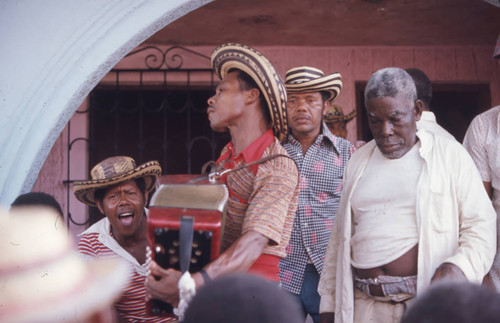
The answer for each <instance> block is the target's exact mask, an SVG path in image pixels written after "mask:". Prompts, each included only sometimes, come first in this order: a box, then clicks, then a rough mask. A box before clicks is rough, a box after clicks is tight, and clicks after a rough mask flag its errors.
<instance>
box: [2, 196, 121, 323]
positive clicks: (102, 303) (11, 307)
mask: <svg viewBox="0 0 500 323" xmlns="http://www.w3.org/2000/svg"><path fill="white" fill-rule="evenodd" d="M0 254H1V255H2V256H1V257H0V286H1V287H0V289H1V292H0V304H1V306H0V321H1V322H80V321H83V320H86V319H88V318H89V317H90V315H92V314H96V313H98V312H100V311H102V310H103V309H106V308H107V309H108V310H109V306H111V304H113V303H114V301H115V300H116V299H117V298H118V297H119V296H120V294H121V292H122V291H123V288H124V286H126V285H127V283H128V281H129V277H130V276H129V269H128V265H127V263H126V262H124V261H123V260H120V259H117V258H113V259H92V260H89V261H85V260H84V259H83V258H82V256H80V255H78V254H77V253H76V251H74V250H73V242H72V240H71V239H70V235H69V233H68V232H67V230H66V228H65V227H64V223H63V221H62V219H61V216H60V215H59V214H58V213H57V212H55V211H54V210H52V209H51V208H48V207H42V208H40V207H38V208H37V207H33V206H29V207H16V208H15V209H12V210H11V211H10V212H9V215H8V216H3V217H2V219H0Z"/></svg>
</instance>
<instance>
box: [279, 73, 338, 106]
mask: <svg viewBox="0 0 500 323" xmlns="http://www.w3.org/2000/svg"><path fill="white" fill-rule="evenodd" d="M285 87H286V90H287V92H288V93H289V94H291V93H304V92H322V91H325V92H328V93H330V97H329V98H328V100H327V101H333V100H335V99H336V98H337V96H338V95H339V93H340V90H342V77H341V75H340V73H333V74H329V75H325V73H323V71H322V70H320V69H317V68H314V67H310V66H300V67H294V68H291V69H289V70H288V71H287V72H286V75H285Z"/></svg>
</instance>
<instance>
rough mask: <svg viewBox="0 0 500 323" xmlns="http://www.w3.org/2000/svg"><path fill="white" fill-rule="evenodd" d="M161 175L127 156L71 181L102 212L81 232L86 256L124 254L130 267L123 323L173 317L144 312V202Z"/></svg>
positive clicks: (156, 166)
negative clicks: (82, 177) (101, 216)
mask: <svg viewBox="0 0 500 323" xmlns="http://www.w3.org/2000/svg"><path fill="white" fill-rule="evenodd" d="M160 174H161V167H160V165H159V164H158V162H157V161H150V162H147V163H144V164H142V165H139V166H136V163H135V161H134V159H132V158H130V157H126V156H115V157H110V158H107V159H105V160H103V161H102V162H100V163H99V164H97V165H96V166H95V167H94V168H92V171H91V176H92V179H90V180H87V181H78V182H74V184H73V191H74V193H75V196H76V198H77V199H78V200H79V201H81V202H83V203H85V204H87V205H90V206H93V207H97V208H98V209H99V211H100V212H101V213H102V214H103V215H104V216H105V217H104V218H103V219H102V220H100V221H99V222H97V223H95V224H94V225H92V226H91V227H90V228H88V229H87V230H86V231H85V232H83V233H82V234H81V238H80V242H79V244H78V250H79V252H80V253H82V254H84V255H86V256H88V257H98V258H122V259H124V260H126V262H127V263H128V265H129V267H130V275H131V283H130V284H129V285H124V286H123V295H122V297H121V298H120V299H119V300H118V302H116V304H115V308H116V310H117V311H118V313H119V315H120V318H121V319H123V320H125V321H134V322H136V321H141V322H143V321H148V322H168V321H173V320H175V319H176V318H175V317H174V316H171V317H160V316H151V315H148V314H147V313H146V308H145V304H146V303H145V301H146V288H145V280H146V275H147V269H148V268H147V264H146V245H147V239H146V232H147V231H146V230H147V217H146V209H145V206H146V205H147V202H148V197H149V192H150V191H151V190H153V188H154V187H155V183H156V179H157V178H158V176H159V175H160Z"/></svg>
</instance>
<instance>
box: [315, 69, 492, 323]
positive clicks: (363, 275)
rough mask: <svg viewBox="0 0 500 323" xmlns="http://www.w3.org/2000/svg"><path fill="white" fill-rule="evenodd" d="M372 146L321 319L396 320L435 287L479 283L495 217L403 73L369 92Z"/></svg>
mask: <svg viewBox="0 0 500 323" xmlns="http://www.w3.org/2000/svg"><path fill="white" fill-rule="evenodd" d="M365 102H366V111H367V115H368V123H369V127H370V130H371V132H372V134H373V137H374V140H372V141H370V142H369V143H367V144H366V145H364V146H363V147H361V148H360V149H359V150H357V151H356V152H355V153H354V154H353V155H352V157H351V159H350V161H349V164H348V165H347V169H346V173H345V176H344V179H345V184H344V192H343V194H342V197H341V200H340V205H339V211H338V214H337V218H336V220H335V223H334V228H333V230H332V234H331V236H330V240H329V243H328V248H327V252H326V257H325V263H324V266H323V272H322V275H321V279H320V283H319V288H318V291H319V294H320V295H321V303H320V313H321V314H320V322H333V320H335V322H336V323H342V322H347V323H350V322H380V323H388V322H394V323H397V322H399V320H400V319H401V316H402V314H403V313H404V310H405V308H406V305H407V303H408V302H409V301H411V299H412V298H413V297H414V296H415V295H416V293H417V292H418V293H419V294H420V293H422V292H423V291H425V290H426V288H427V287H428V286H429V285H430V284H431V283H432V282H434V281H437V280H441V279H453V280H469V281H472V282H477V283H480V282H481V281H482V279H483V276H484V275H485V274H486V273H487V272H488V270H489V269H490V267H491V264H492V262H493V258H494V255H495V247H496V243H495V239H496V226H495V222H496V215H495V210H494V209H493V207H492V205H491V202H490V201H489V199H488V196H487V194H486V192H485V191H484V189H483V187H482V186H483V184H482V182H481V178H480V176H479V173H478V172H477V169H476V168H475V166H474V162H473V161H472V159H471V158H470V156H469V154H468V153H467V151H466V150H465V149H464V148H463V147H462V146H461V145H460V144H459V143H458V142H457V141H456V140H452V139H448V138H444V137H442V136H436V135H433V134H432V133H430V132H428V131H426V130H424V129H422V130H419V131H418V132H417V126H416V121H418V120H419V119H420V115H421V113H422V102H421V101H420V100H417V97H416V89H415V84H414V83H413V81H412V79H411V77H410V75H409V74H408V73H407V72H405V71H404V70H402V69H399V68H386V69H382V70H379V71H377V72H375V73H374V74H373V75H372V77H371V78H370V80H369V81H368V84H367V86H366V89H365Z"/></svg>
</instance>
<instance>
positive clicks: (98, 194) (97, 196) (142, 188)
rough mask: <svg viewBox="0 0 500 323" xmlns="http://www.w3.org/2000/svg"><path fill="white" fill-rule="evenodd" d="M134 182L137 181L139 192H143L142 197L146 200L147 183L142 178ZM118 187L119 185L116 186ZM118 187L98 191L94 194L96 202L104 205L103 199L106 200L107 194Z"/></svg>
mask: <svg viewBox="0 0 500 323" xmlns="http://www.w3.org/2000/svg"><path fill="white" fill-rule="evenodd" d="M134 181H135V183H136V185H137V187H138V188H139V190H140V191H141V193H142V196H143V197H144V199H146V181H144V178H142V177H139V178H136V179H134ZM116 185H118V184H116ZM116 185H113V186H108V187H105V188H101V189H99V190H96V191H95V192H94V200H95V201H96V203H97V202H100V203H102V199H103V198H104V195H106V193H107V192H108V191H109V190H110V189H112V188H113V187H115V186H116Z"/></svg>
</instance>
